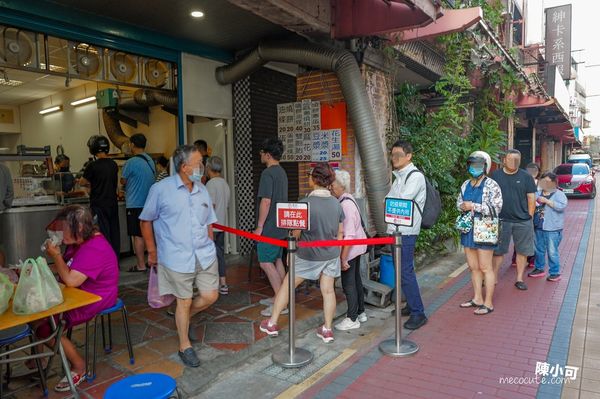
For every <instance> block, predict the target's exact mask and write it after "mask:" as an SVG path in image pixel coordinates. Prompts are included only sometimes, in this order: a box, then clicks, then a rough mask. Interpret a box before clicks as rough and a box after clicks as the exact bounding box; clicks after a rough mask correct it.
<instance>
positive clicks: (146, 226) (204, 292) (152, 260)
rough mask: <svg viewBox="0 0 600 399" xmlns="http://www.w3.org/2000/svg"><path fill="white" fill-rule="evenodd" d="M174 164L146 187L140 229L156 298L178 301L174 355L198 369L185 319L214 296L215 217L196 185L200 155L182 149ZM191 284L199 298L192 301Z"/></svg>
mask: <svg viewBox="0 0 600 399" xmlns="http://www.w3.org/2000/svg"><path fill="white" fill-rule="evenodd" d="M173 163H174V166H175V170H176V172H177V173H176V174H175V175H173V176H169V177H167V178H165V179H163V180H161V181H160V182H158V183H156V184H155V185H153V186H152V187H151V188H150V193H149V194H148V198H147V199H146V204H145V205H144V210H143V211H142V213H141V215H140V220H141V221H142V222H141V229H142V235H143V237H144V241H145V242H146V246H147V248H148V264H149V265H150V266H151V267H158V290H159V293H160V295H174V296H175V297H176V298H177V307H176V309H175V323H176V325H177V334H178V335H179V357H180V358H181V360H182V361H183V363H184V364H185V365H186V366H189V367H198V366H199V365H200V360H198V356H197V355H196V352H195V351H194V349H193V348H192V344H191V341H196V337H195V335H194V334H192V333H190V331H189V326H190V318H191V317H192V316H194V315H195V314H197V313H199V312H201V311H202V310H205V309H206V308H208V307H209V306H210V305H212V304H213V303H214V302H215V301H216V300H217V299H218V297H219V291H218V290H219V268H218V262H217V251H216V248H215V244H214V242H213V230H212V226H211V225H212V224H213V223H216V222H217V216H216V214H215V210H214V208H213V204H212V201H211V199H210V195H209V193H208V190H206V188H205V187H204V185H203V184H201V183H200V181H201V180H202V176H203V175H204V170H203V169H204V168H203V165H202V155H201V154H200V152H199V151H198V150H197V149H196V148H195V147H194V146H190V145H183V146H181V147H179V148H177V149H176V150H175V152H174V153H173ZM194 284H195V285H196V287H198V290H199V292H200V295H198V296H197V297H196V298H194V299H193V300H192V293H193V286H194Z"/></svg>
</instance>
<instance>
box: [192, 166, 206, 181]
mask: <svg viewBox="0 0 600 399" xmlns="http://www.w3.org/2000/svg"><path fill="white" fill-rule="evenodd" d="M203 174H204V169H203V168H200V167H197V168H194V170H193V172H192V174H191V175H190V180H191V181H193V182H196V183H200V182H201V181H202V175H203Z"/></svg>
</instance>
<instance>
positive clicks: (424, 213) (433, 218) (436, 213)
mask: <svg viewBox="0 0 600 399" xmlns="http://www.w3.org/2000/svg"><path fill="white" fill-rule="evenodd" d="M415 172H419V173H421V174H422V175H423V177H424V178H425V189H426V194H425V206H424V207H423V209H421V207H419V204H417V203H416V202H415V205H416V206H417V210H418V211H419V213H420V214H421V227H422V228H424V229H430V228H432V227H433V225H434V224H435V223H436V222H437V220H438V219H439V217H440V213H442V199H441V198H440V193H439V191H438V190H437V189H436V188H435V187H433V185H432V184H431V183H430V182H429V179H427V177H426V176H425V174H424V173H423V172H421V171H420V170H418V169H417V170H412V171H410V172H409V174H408V176H406V179H405V180H404V184H406V182H407V181H408V178H409V177H410V175H412V174H413V173H415Z"/></svg>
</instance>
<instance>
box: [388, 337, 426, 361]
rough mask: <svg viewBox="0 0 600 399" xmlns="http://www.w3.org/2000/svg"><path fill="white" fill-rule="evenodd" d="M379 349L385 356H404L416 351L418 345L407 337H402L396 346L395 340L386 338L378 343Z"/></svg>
mask: <svg viewBox="0 0 600 399" xmlns="http://www.w3.org/2000/svg"><path fill="white" fill-rule="evenodd" d="M379 350H380V351H381V353H383V354H384V355H386V356H391V357H406V356H412V355H414V354H415V353H417V352H418V351H419V345H417V344H416V343H414V342H412V341H409V340H407V339H403V340H402V341H400V347H398V346H396V340H395V339H394V338H392V339H386V340H385V341H383V342H382V343H380V344H379Z"/></svg>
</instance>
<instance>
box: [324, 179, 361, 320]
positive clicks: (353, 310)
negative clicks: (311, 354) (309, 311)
mask: <svg viewBox="0 0 600 399" xmlns="http://www.w3.org/2000/svg"><path fill="white" fill-rule="evenodd" d="M348 190H350V173H348V172H347V171H345V170H338V171H336V172H335V182H334V183H333V184H332V185H331V193H332V194H333V195H334V196H335V197H336V198H337V199H338V200H339V201H340V205H341V206H342V209H343V211H344V215H345V219H344V222H343V224H344V240H356V239H363V238H367V235H366V233H365V230H364V228H363V222H362V218H361V216H360V210H359V208H358V204H357V203H356V201H355V200H354V198H353V197H352V195H350V194H349V193H347V191H348ZM365 252H367V246H366V245H353V246H348V247H343V248H342V254H341V263H342V287H343V289H344V294H346V301H347V302H348V313H347V315H346V318H345V319H344V320H342V321H341V322H340V323H338V324H336V325H335V328H336V329H337V330H340V331H345V330H352V329H354V328H359V327H360V323H364V322H366V321H367V314H366V313H365V297H364V292H363V285H362V280H361V277H360V256H361V255H362V254H364V253H365Z"/></svg>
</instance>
